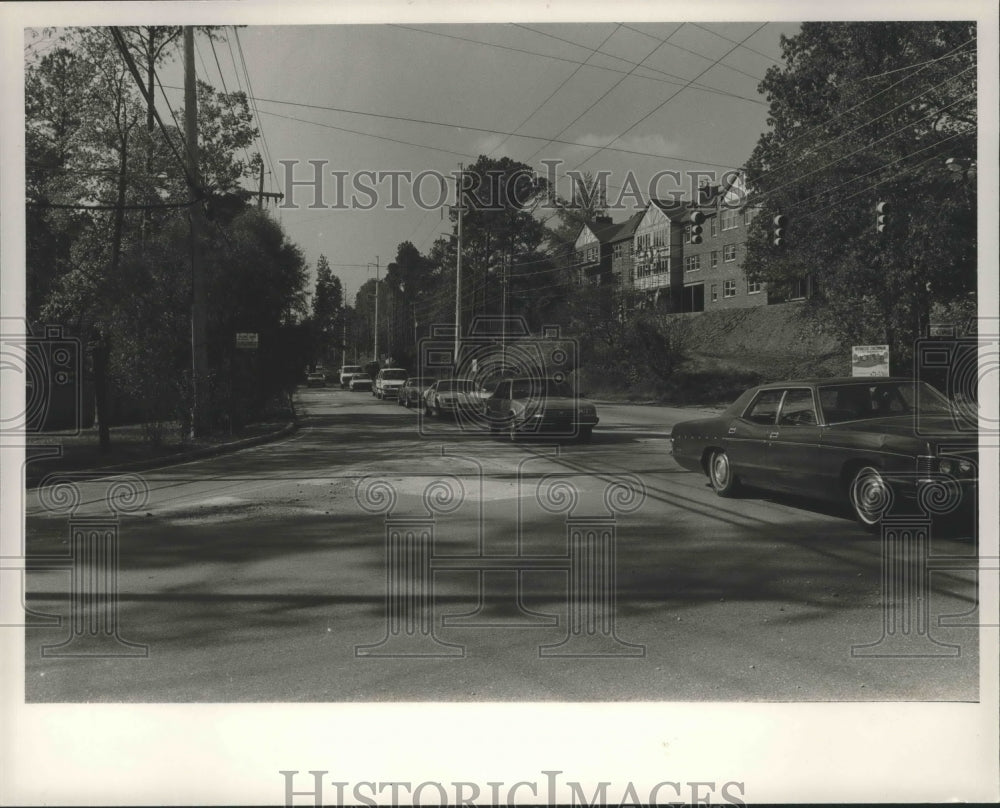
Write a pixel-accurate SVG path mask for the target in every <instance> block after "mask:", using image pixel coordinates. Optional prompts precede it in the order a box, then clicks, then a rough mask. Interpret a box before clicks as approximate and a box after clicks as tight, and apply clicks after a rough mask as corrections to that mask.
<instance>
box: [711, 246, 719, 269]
mask: <svg viewBox="0 0 1000 808" xmlns="http://www.w3.org/2000/svg"><path fill="white" fill-rule="evenodd" d="M718 265H719V251H718V250H712V269H715V268H716V267H717V266H718Z"/></svg>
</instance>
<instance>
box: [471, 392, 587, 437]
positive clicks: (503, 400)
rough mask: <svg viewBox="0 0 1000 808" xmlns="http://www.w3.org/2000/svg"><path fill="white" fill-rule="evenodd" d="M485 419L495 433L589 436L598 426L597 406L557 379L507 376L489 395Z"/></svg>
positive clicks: (516, 435) (515, 435)
mask: <svg viewBox="0 0 1000 808" xmlns="http://www.w3.org/2000/svg"><path fill="white" fill-rule="evenodd" d="M486 420H487V423H488V424H489V428H490V432H491V433H493V434H499V433H504V432H505V433H506V434H507V435H508V436H509V437H510V439H511V440H516V439H517V438H518V437H520V436H526V435H540V434H549V435H553V436H556V437H567V438H577V439H579V440H580V441H582V442H586V441H589V440H590V437H591V433H592V432H593V431H594V427H595V426H597V422H598V420H599V419H598V417H597V408H596V407H595V406H594V405H593V404H592V403H591V402H589V401H587V400H585V399H582V398H579V397H578V396H576V395H575V394H574V393H573V389H572V388H571V387H570V386H569V385H568V384H567V383H566V382H564V381H559V380H557V379H531V378H528V379H505V380H504V381H502V382H500V383H499V384H498V385H497V387H496V390H495V391H494V392H493V395H491V396H490V397H489V398H487V399H486Z"/></svg>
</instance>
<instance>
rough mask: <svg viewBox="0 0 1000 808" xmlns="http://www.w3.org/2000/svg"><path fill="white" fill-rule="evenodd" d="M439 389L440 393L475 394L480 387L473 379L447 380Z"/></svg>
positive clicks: (439, 384)
mask: <svg viewBox="0 0 1000 808" xmlns="http://www.w3.org/2000/svg"><path fill="white" fill-rule="evenodd" d="M437 389H438V392H439V393H475V392H476V391H478V390H479V387H478V386H477V385H476V383H475V382H474V381H472V380H471V379H445V380H444V381H440V382H438V388H437Z"/></svg>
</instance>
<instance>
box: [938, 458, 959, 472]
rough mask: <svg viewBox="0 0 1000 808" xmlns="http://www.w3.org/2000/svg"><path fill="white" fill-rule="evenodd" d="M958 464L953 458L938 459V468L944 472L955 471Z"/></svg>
mask: <svg viewBox="0 0 1000 808" xmlns="http://www.w3.org/2000/svg"><path fill="white" fill-rule="evenodd" d="M956 466H957V464H956V463H953V462H952V461H951V460H948V459H947V458H943V459H941V460H938V470H939V471H940V472H941V473H942V474H951V473H952V472H953V471H955V467H956Z"/></svg>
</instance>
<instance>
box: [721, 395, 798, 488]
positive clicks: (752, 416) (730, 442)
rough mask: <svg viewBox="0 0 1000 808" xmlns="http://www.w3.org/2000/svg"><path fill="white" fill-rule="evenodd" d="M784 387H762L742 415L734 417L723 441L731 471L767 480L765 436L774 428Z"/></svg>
mask: <svg viewBox="0 0 1000 808" xmlns="http://www.w3.org/2000/svg"><path fill="white" fill-rule="evenodd" d="M783 393H784V390H774V389H767V390H761V391H760V392H759V393H757V395H756V396H754V398H753V401H751V402H750V405H749V406H748V407H747V408H746V409H745V410H744V411H743V413H742V414H741V415H739V416H738V417H736V418H733V419H732V421H731V422H730V424H729V428H728V429H727V434H726V436H725V440H724V445H725V447H726V452H727V454H728V455H729V461H730V463H731V464H732V467H733V471H734V472H735V473H736V475H737V476H738V477H740V478H741V479H743V480H745V481H747V482H764V481H766V478H767V476H768V475H767V474H766V467H765V454H766V449H767V441H768V436H769V435H770V434H771V433H773V432H774V431H775V425H776V423H777V418H778V410H779V408H780V406H781V397H782V394H783Z"/></svg>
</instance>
